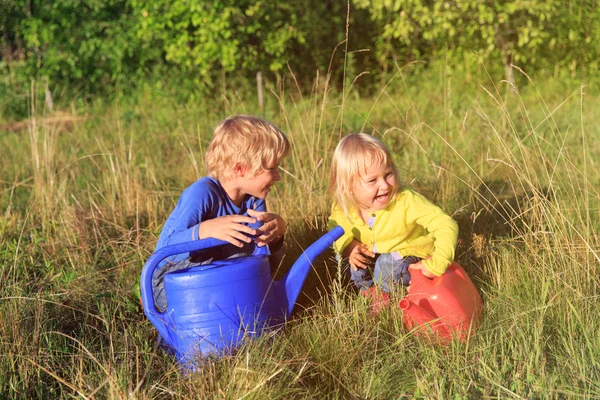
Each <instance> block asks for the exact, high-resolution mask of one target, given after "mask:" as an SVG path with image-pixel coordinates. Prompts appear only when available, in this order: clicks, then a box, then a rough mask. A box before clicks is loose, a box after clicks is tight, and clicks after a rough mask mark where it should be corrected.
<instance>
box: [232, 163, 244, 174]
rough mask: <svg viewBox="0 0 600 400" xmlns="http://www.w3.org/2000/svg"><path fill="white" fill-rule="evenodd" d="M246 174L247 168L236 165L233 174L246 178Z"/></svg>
mask: <svg viewBox="0 0 600 400" xmlns="http://www.w3.org/2000/svg"><path fill="white" fill-rule="evenodd" d="M245 173H246V168H245V167H243V166H242V164H240V163H236V164H235V165H234V167H233V174H234V175H235V176H237V177H241V176H244V174H245Z"/></svg>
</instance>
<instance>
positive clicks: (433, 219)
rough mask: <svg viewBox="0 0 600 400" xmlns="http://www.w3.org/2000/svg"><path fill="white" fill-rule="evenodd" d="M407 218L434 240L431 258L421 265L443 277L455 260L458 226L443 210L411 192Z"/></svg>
mask: <svg viewBox="0 0 600 400" xmlns="http://www.w3.org/2000/svg"><path fill="white" fill-rule="evenodd" d="M406 217H407V222H409V223H410V222H411V221H412V222H414V223H416V224H419V225H421V226H422V227H424V228H425V229H427V231H428V232H429V233H431V234H432V236H433V238H434V249H433V252H432V254H431V257H429V258H426V259H424V260H423V261H421V262H420V263H419V264H422V266H424V267H425V268H426V269H427V270H428V271H429V272H431V273H432V274H433V275H436V276H440V275H442V274H443V273H444V272H446V269H447V268H448V265H450V263H451V262H452V260H454V253H455V248H456V242H457V240H458V224H457V223H456V222H455V221H454V220H453V219H452V218H450V216H449V215H448V214H446V213H444V211H442V209H441V208H439V207H437V206H435V205H434V204H432V203H431V202H429V200H427V199H425V198H424V197H423V196H421V195H420V194H418V193H415V192H410V198H409V206H408V209H407V212H406ZM417 268H418V267H417ZM419 269H422V268H419ZM425 274H426V272H425Z"/></svg>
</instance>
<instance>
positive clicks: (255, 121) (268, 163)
mask: <svg viewBox="0 0 600 400" xmlns="http://www.w3.org/2000/svg"><path fill="white" fill-rule="evenodd" d="M289 149H290V143H289V141H288V139H287V137H286V136H285V134H284V133H283V132H282V131H281V130H279V128H277V127H276V126H274V125H273V124H271V123H269V122H267V121H265V120H263V119H260V118H256V117H250V116H246V115H237V116H232V117H228V118H227V119H225V120H223V121H222V122H220V123H219V125H217V127H216V128H215V132H214V134H213V138H212V140H211V142H210V145H209V146H208V150H207V151H206V155H205V157H204V159H205V162H206V170H207V173H208V175H209V176H212V177H213V178H216V179H218V180H220V181H226V180H228V179H230V178H231V177H232V175H233V168H234V167H235V165H236V164H238V163H239V164H240V165H241V166H243V167H245V168H249V169H250V173H251V175H252V176H255V175H257V174H258V173H259V172H260V171H261V170H266V169H269V168H272V166H273V165H275V164H278V163H279V162H280V161H281V159H283V158H284V157H285V156H286V155H287V153H288V151H289Z"/></svg>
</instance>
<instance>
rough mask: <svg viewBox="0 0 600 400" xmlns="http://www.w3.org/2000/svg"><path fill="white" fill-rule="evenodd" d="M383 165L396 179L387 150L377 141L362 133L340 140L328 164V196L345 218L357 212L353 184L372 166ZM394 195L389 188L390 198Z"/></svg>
mask: <svg viewBox="0 0 600 400" xmlns="http://www.w3.org/2000/svg"><path fill="white" fill-rule="evenodd" d="M380 163H381V164H385V165H387V166H390V167H392V169H393V174H394V176H395V177H396V178H397V177H398V173H397V171H396V166H395V165H394V162H393V160H392V155H391V154H390V151H389V150H388V148H387V146H386V145H385V144H384V143H383V142H382V141H381V140H379V139H377V138H375V137H374V136H372V135H369V134H366V133H354V134H351V135H348V136H345V137H343V138H342V140H340V142H339V143H338V145H337V147H336V148H335V151H334V152H333V158H332V160H331V171H330V173H329V194H330V195H331V196H333V199H334V202H335V204H336V205H337V206H339V207H340V208H341V209H342V210H343V211H344V213H345V214H346V215H348V212H349V210H350V209H357V208H358V202H357V200H356V197H355V196H354V193H353V189H354V186H355V184H356V182H357V181H358V180H359V179H360V177H361V175H364V173H365V171H366V169H367V168H369V167H370V166H371V165H373V164H380ZM395 192H396V188H395V187H394V188H392V192H391V193H390V198H391V197H393V195H394V194H395Z"/></svg>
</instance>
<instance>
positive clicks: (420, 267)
mask: <svg viewBox="0 0 600 400" xmlns="http://www.w3.org/2000/svg"><path fill="white" fill-rule="evenodd" d="M408 268H409V269H414V270H419V271H421V273H422V274H423V275H424V276H425V277H426V278H429V279H433V278H435V277H437V275H434V274H432V273H431V272H430V271H429V270H428V269H427V267H426V266H425V264H423V262H422V261H419V262H418V263H414V264H411V265H410V267H408Z"/></svg>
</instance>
